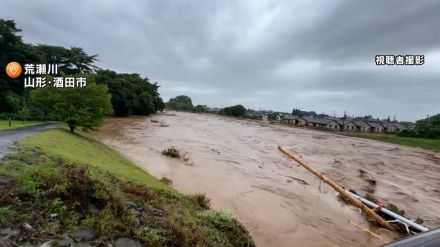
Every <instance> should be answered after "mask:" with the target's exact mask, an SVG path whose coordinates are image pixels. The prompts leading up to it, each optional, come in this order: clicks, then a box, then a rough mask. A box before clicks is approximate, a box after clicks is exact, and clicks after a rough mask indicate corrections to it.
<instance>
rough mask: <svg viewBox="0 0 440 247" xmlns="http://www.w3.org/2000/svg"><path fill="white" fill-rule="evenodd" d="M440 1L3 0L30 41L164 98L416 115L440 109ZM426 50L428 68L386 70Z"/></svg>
mask: <svg viewBox="0 0 440 247" xmlns="http://www.w3.org/2000/svg"><path fill="white" fill-rule="evenodd" d="M439 13H440V1H413V0H408V1H397V0H396V1H382V0H380V1H379V0H378V1H350V0H347V1H341V0H338V1H328V0H323V1H291V0H287V1H281V0H279V1H263V0H258V1H256V0H249V1H242V0H240V1H238V0H235V1H228V0H221V1H204V0H200V1H187V0H186V1H183V0H182V1H179V0H173V1H171V0H170V1H165V0H157V1H146V0H138V1H128V0H124V1H122V0H120V1H115V0H105V1H104V0H76V1H67V0H64V1H61V0H35V1H29V0H14V1H2V5H1V7H0V18H4V19H13V20H15V21H16V22H17V24H18V27H19V28H21V29H22V30H23V33H22V36H23V39H24V41H25V42H28V43H42V44H51V45H63V46H67V47H69V46H77V47H82V48H84V49H85V50H86V52H87V53H89V54H99V60H100V61H99V63H98V65H99V66H100V67H103V68H108V69H112V70H115V71H118V72H128V73H139V74H141V75H142V76H147V77H148V78H150V80H151V81H158V82H159V84H160V85H161V90H160V92H161V95H162V96H163V98H164V100H168V99H169V98H170V97H174V96H177V95H180V94H185V95H188V96H190V97H191V98H192V99H193V103H194V104H205V105H208V106H217V107H222V106H223V107H224V106H229V105H232V104H243V105H244V106H245V107H247V108H254V109H272V110H279V111H291V110H292V108H300V109H303V110H314V111H316V112H318V113H321V112H324V113H327V114H333V112H336V114H337V115H339V116H340V115H343V113H344V111H345V110H346V111H347V112H348V113H349V114H350V115H352V114H354V115H366V114H371V115H373V116H375V117H380V118H385V117H387V116H388V115H390V116H391V117H393V115H394V114H396V115H397V118H398V119H399V120H416V119H419V118H423V117H425V116H426V115H427V114H431V115H432V114H435V113H439V112H440V14H439ZM377 54H393V55H399V54H402V55H406V54H423V55H425V64H424V65H423V66H412V67H411V66H399V67H398V66H391V67H390V66H376V65H375V60H374V58H375V55H377Z"/></svg>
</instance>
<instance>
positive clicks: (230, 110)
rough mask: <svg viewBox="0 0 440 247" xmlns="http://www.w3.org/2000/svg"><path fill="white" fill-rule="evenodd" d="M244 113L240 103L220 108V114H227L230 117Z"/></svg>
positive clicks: (244, 110)
mask: <svg viewBox="0 0 440 247" xmlns="http://www.w3.org/2000/svg"><path fill="white" fill-rule="evenodd" d="M245 114H246V108H244V106H242V105H234V106H229V107H225V108H223V109H222V110H220V115H227V116H232V117H243V116H244V115H245Z"/></svg>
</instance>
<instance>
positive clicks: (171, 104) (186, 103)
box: [165, 95, 208, 113]
mask: <svg viewBox="0 0 440 247" xmlns="http://www.w3.org/2000/svg"><path fill="white" fill-rule="evenodd" d="M165 107H166V108H167V109H171V110H176V111H189V112H199V113H202V112H205V113H206V112H208V107H207V106H206V105H196V106H193V103H192V100H191V98H190V97H188V96H186V95H179V96H177V97H174V98H171V99H170V100H169V101H168V102H167V103H166V104H165Z"/></svg>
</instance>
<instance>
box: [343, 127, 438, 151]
mask: <svg viewBox="0 0 440 247" xmlns="http://www.w3.org/2000/svg"><path fill="white" fill-rule="evenodd" d="M338 134H341V135H344V136H353V137H360V138H367V139H372V140H377V141H383V142H389V143H394V144H400V145H405V146H411V147H420V148H424V149H429V150H433V151H436V152H439V151H440V140H439V139H427V138H412V137H399V136H396V135H393V134H380V133H361V132H338Z"/></svg>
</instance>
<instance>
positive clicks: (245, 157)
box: [96, 112, 440, 247]
mask: <svg viewBox="0 0 440 247" xmlns="http://www.w3.org/2000/svg"><path fill="white" fill-rule="evenodd" d="M170 113H172V114H170ZM152 119H153V120H156V121H157V122H156V121H153V122H152V121H151V120H152ZM96 136H97V137H98V138H100V139H101V140H102V141H103V142H104V143H106V144H108V145H110V146H111V147H112V148H114V149H115V150H117V151H119V152H120V153H122V154H124V155H125V156H126V157H128V158H130V159H131V160H133V161H134V162H136V163H137V164H138V165H139V166H141V167H143V168H144V169H145V170H147V171H148V172H150V173H151V174H152V175H154V176H156V177H157V178H162V177H167V178H170V179H171V180H172V181H173V186H174V187H175V188H176V189H177V190H179V191H181V192H183V193H186V194H191V193H199V192H201V193H206V194H207V196H208V197H209V198H211V199H212V206H213V207H214V208H225V209H227V210H228V211H230V212H232V213H233V214H234V215H235V216H236V217H237V218H238V219H239V220H240V221H241V222H242V223H243V224H244V225H245V226H246V228H247V229H248V230H249V231H250V233H251V234H252V236H253V237H254V239H255V241H256V243H257V246H276V247H280V246H378V245H381V244H383V242H381V241H380V240H378V239H376V238H374V237H372V236H371V235H369V234H367V233H365V232H362V231H360V230H359V229H357V228H355V227H354V226H353V225H351V224H349V223H348V222H347V221H348V220H352V221H355V222H357V223H358V224H361V225H362V226H364V227H366V228H368V227H371V226H369V225H368V223H367V222H366V220H365V219H364V217H363V216H361V215H360V213H359V211H358V210H357V209H356V208H354V207H352V206H348V205H344V204H342V203H341V202H339V201H338V200H336V192H335V191H334V190H333V189H332V188H330V187H329V186H327V185H325V184H323V183H322V182H321V181H320V180H319V179H317V178H316V177H314V176H313V175H312V174H311V173H309V172H307V171H306V170H305V169H304V168H303V167H301V166H298V165H297V164H296V163H295V162H294V161H292V160H289V159H288V158H287V157H286V156H285V155H283V154H282V153H280V152H279V151H278V149H277V145H282V146H284V147H286V148H288V149H290V150H292V151H294V152H296V153H299V154H300V155H301V156H302V157H303V159H305V160H306V161H308V162H309V163H311V164H313V165H314V167H315V168H316V169H319V170H321V171H323V172H324V173H325V174H327V175H328V176H330V177H331V178H333V179H334V180H335V181H337V182H338V183H339V184H341V185H343V186H345V187H346V188H351V189H354V190H356V191H357V192H358V193H360V194H362V195H364V194H365V193H366V192H370V193H374V195H375V196H377V197H378V198H380V199H382V200H383V201H386V202H390V203H393V204H396V205H399V207H400V208H402V209H404V210H405V213H406V215H408V216H409V217H411V218H413V219H415V218H416V217H421V218H422V219H425V225H426V226H428V227H433V226H439V225H440V218H439V215H440V154H439V153H434V152H430V151H426V150H422V149H419V148H410V147H405V146H399V145H394V144H388V143H383V142H378V141H373V140H366V139H359V138H353V137H345V136H340V135H335V134H332V133H326V132H319V131H313V130H309V129H303V128H292V127H287V126H279V125H268V124H264V123H261V122H256V121H247V120H236V119H231V118H225V117H221V116H212V115H202V114H191V113H181V112H168V114H159V115H155V116H152V117H131V118H112V119H108V120H107V121H106V123H105V125H104V127H103V128H102V130H101V131H100V132H98V133H96ZM171 146H174V147H175V148H177V149H178V150H179V151H180V152H181V153H183V154H184V158H182V159H180V160H177V159H173V158H169V157H166V156H163V155H161V151H162V150H164V149H165V148H169V147H171ZM361 169H362V170H363V171H365V172H367V173H368V174H370V175H368V174H367V175H364V176H362V175H361V173H360V170H361ZM370 176H373V177H374V179H375V180H376V182H377V183H376V185H371V184H370V183H369V182H368V181H367V180H368V178H370ZM290 177H294V178H298V179H302V180H304V181H305V182H307V185H305V184H304V183H302V182H300V181H298V180H295V179H292V178H290ZM371 229H372V230H373V231H375V232H377V233H378V234H379V235H381V236H383V237H384V238H385V239H387V240H389V239H390V233H387V232H386V231H384V230H380V229H377V228H371Z"/></svg>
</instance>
